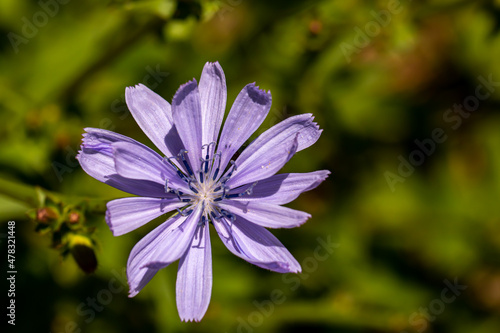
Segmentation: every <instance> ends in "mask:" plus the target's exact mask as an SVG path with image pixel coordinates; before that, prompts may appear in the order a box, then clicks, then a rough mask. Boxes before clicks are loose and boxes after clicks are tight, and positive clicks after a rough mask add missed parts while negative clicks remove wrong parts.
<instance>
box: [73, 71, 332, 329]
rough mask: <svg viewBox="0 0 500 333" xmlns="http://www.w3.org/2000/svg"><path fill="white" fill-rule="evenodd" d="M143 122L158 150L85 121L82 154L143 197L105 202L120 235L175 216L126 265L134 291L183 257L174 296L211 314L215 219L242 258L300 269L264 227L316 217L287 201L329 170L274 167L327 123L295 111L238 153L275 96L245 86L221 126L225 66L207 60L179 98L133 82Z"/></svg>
mask: <svg viewBox="0 0 500 333" xmlns="http://www.w3.org/2000/svg"><path fill="white" fill-rule="evenodd" d="M125 96H126V102H127V105H128V107H129V109H130V112H131V113H132V115H133V117H134V118H135V120H136V122H137V123H138V124H139V126H140V127H141V129H142V130H143V131H144V133H146V135H147V136H148V137H149V138H150V139H151V141H152V142H153V143H154V144H155V145H156V147H157V148H158V149H159V150H160V151H161V153H162V155H163V156H161V155H160V154H158V153H157V152H155V151H154V150H152V149H150V148H148V147H147V146H145V145H143V144H141V143H139V142H137V141H135V140H133V139H131V138H129V137H126V136H123V135H120V134H117V133H114V132H111V131H108V130H103V129H96V128H86V129H85V131H86V133H84V135H83V142H82V146H81V150H80V151H79V154H78V156H77V158H78V160H79V162H80V165H81V166H82V168H83V170H85V172H87V173H88V174H89V175H90V176H92V177H94V178H95V179H97V180H99V181H101V182H104V183H106V184H109V185H111V186H113V187H115V188H117V189H120V190H122V191H125V192H128V193H130V194H133V195H136V196H135V197H126V198H122V199H116V200H112V201H110V202H108V204H107V212H106V222H107V224H108V225H109V227H110V229H111V231H112V232H113V235H115V236H119V235H123V234H125V233H128V232H129V231H132V230H134V229H136V228H139V227H141V226H142V225H144V224H146V223H148V222H149V221H151V220H153V219H155V218H157V217H159V216H161V215H164V214H166V213H168V212H175V213H174V214H173V215H172V216H171V217H170V218H168V219H167V220H166V222H164V223H163V224H161V225H160V226H158V227H157V228H156V229H154V230H153V231H151V232H150V233H149V234H148V235H146V236H145V237H144V238H143V239H141V240H140V241H139V242H138V243H137V244H136V245H135V246H134V248H133V249H132V251H131V253H130V257H129V259H128V263H127V277H128V283H129V286H130V297H133V296H135V295H136V294H137V293H138V292H139V291H140V290H141V289H142V288H143V287H144V286H145V285H146V284H147V283H148V282H149V281H150V280H151V278H152V277H153V276H154V275H155V274H156V272H158V270H159V269H161V268H164V267H166V266H168V265H170V264H171V263H173V262H175V261H177V260H180V262H179V266H178V274H177V284H176V298H177V307H178V311H179V315H180V317H181V319H182V320H185V321H192V320H194V321H199V320H201V318H202V317H203V316H204V314H205V312H206V310H207V308H208V305H209V302H210V296H211V290H212V258H211V257H212V255H211V246H210V237H209V230H210V227H209V225H210V224H212V225H213V227H214V229H215V231H216V232H217V233H218V235H219V236H220V238H221V240H222V242H223V243H224V244H225V245H226V247H227V248H228V249H229V251H231V252H232V253H234V254H235V255H236V256H238V257H240V258H243V259H244V260H246V261H248V262H250V263H252V264H254V265H257V266H259V267H262V268H265V269H269V270H272V271H275V272H280V273H286V272H300V270H301V268H300V265H299V263H298V262H297V260H295V258H294V257H293V256H292V255H291V254H290V252H289V251H288V250H287V249H286V248H285V247H284V246H283V245H282V244H281V243H280V241H279V240H278V239H277V238H276V237H274V236H273V235H272V234H271V233H270V232H269V231H268V230H267V229H265V228H293V227H297V226H299V225H301V224H303V223H304V222H305V221H306V220H307V219H308V218H309V217H310V215H309V214H307V213H305V212H302V211H297V210H294V209H291V208H287V207H283V206H282V205H283V204H286V203H289V202H291V201H292V200H294V199H295V198H297V197H298V196H299V195H300V194H301V193H302V192H304V191H308V190H311V189H313V188H315V187H316V186H318V185H319V184H320V183H321V182H322V181H323V180H324V179H326V177H327V176H328V174H329V171H326V170H323V171H316V172H311V173H301V174H299V173H288V174H276V173H277V172H278V170H280V169H281V168H282V167H283V166H284V165H285V163H286V162H287V161H288V160H289V159H290V158H291V157H292V156H293V155H294V154H295V153H296V152H298V151H300V150H302V149H305V148H307V147H309V146H311V145H312V144H313V143H315V142H316V141H317V140H318V138H319V136H320V134H321V130H320V129H319V127H318V125H317V124H316V123H314V122H313V117H312V115H311V114H302V115H298V116H293V117H290V118H288V119H286V120H284V121H282V122H280V123H278V124H277V125H275V126H273V127H272V128H270V129H269V130H267V131H266V132H264V133H262V134H261V135H260V136H259V137H258V138H257V139H255V140H254V141H253V142H252V143H251V144H250V145H249V146H248V147H246V148H245V149H244V150H243V151H242V153H241V154H240V155H239V156H238V157H237V158H236V160H234V161H233V160H231V158H233V156H234V155H235V153H236V152H237V151H238V150H239V149H240V148H241V147H242V145H243V144H244V143H245V142H246V141H247V140H248V139H249V137H250V136H251V135H252V134H253V133H254V132H255V131H256V130H257V128H258V127H259V126H260V125H261V124H262V122H263V121H264V119H265V117H266V115H267V114H268V112H269V110H270V107H271V94H270V92H265V91H263V90H260V89H259V88H258V87H257V86H255V84H248V85H247V86H245V87H244V88H243V90H242V91H241V92H240V93H239V95H238V97H237V98H236V100H235V102H234V103H233V106H232V108H231V110H230V112H229V115H228V116H227V118H226V121H225V124H224V127H223V129H222V132H221V133H220V136H219V132H220V129H221V125H222V120H223V117H224V111H225V108H226V80H225V76H224V72H223V71H222V68H221V67H220V65H219V64H218V63H217V62H216V63H207V64H206V65H205V67H204V68H203V72H202V74H201V79H200V83H199V84H197V82H196V80H194V79H193V80H192V81H189V82H188V83H186V84H184V85H182V86H181V87H180V88H179V89H178V90H177V92H176V94H175V95H174V97H173V100H172V105H170V104H169V103H168V102H167V101H165V100H164V99H163V98H161V97H160V96H158V95H157V94H156V93H154V92H153V91H151V90H150V89H148V88H147V87H145V86H144V85H141V84H139V85H137V86H135V87H129V88H127V89H126V94H125Z"/></svg>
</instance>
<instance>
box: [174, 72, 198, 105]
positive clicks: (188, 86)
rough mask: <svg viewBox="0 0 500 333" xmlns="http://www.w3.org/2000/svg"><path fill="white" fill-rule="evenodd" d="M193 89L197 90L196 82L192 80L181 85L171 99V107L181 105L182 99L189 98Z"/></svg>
mask: <svg viewBox="0 0 500 333" xmlns="http://www.w3.org/2000/svg"><path fill="white" fill-rule="evenodd" d="M195 89H198V81H196V79H194V78H193V79H192V80H191V81H188V82H186V83H184V84H182V85H181V86H180V87H179V89H177V91H176V92H175V94H174V98H172V105H174V104H175V105H179V104H181V103H182V101H183V100H184V98H186V97H187V96H189V94H190V93H191V92H192V91H193V90H195Z"/></svg>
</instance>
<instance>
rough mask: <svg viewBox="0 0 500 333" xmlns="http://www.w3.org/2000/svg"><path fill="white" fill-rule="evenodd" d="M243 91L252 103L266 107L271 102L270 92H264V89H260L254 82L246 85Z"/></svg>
mask: <svg viewBox="0 0 500 333" xmlns="http://www.w3.org/2000/svg"><path fill="white" fill-rule="evenodd" d="M243 89H244V90H246V92H247V94H248V97H250V99H251V100H252V102H254V103H257V104H260V105H267V104H270V103H271V101H272V96H271V91H270V90H268V91H267V92H266V91H265V90H264V89H260V88H259V86H257V85H256V84H255V82H253V83H249V84H247V85H246V86H245V88H243Z"/></svg>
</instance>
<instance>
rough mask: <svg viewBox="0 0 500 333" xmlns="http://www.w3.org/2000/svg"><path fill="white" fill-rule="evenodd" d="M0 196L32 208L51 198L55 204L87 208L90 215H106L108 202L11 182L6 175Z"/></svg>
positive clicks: (3, 178)
mask: <svg viewBox="0 0 500 333" xmlns="http://www.w3.org/2000/svg"><path fill="white" fill-rule="evenodd" d="M0 194H3V195H5V196H7V197H9V198H11V199H14V200H18V201H21V202H23V203H26V204H27V205H29V206H30V207H32V208H39V207H40V206H41V205H43V203H44V198H45V197H50V198H51V199H52V200H53V201H54V202H60V203H62V204H64V205H74V206H80V207H82V208H85V210H86V211H87V212H89V213H93V214H104V213H105V212H106V201H107V200H104V199H89V198H85V197H74V196H65V195H63V194H61V193H54V192H50V191H48V190H45V189H42V188H41V187H39V186H30V185H26V184H23V183H20V182H18V181H14V180H9V179H7V177H6V176H5V175H2V176H0Z"/></svg>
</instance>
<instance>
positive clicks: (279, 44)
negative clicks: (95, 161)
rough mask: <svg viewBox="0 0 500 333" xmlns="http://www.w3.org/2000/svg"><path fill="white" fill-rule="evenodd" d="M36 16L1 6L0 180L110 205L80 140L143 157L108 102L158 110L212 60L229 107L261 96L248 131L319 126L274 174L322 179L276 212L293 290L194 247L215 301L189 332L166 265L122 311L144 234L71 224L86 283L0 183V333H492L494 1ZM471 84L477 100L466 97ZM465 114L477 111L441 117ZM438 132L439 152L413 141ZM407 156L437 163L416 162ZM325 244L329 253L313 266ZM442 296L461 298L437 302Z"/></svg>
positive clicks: (498, 268) (497, 9)
mask: <svg viewBox="0 0 500 333" xmlns="http://www.w3.org/2000/svg"><path fill="white" fill-rule="evenodd" d="M42 3H44V2H43V1H42ZM48 3H52V4H54V3H56V4H58V5H57V7H55V6H54V5H52V7H50V6H49V7H47V6H45V9H44V7H43V6H41V5H40V4H38V2H37V1H27V0H24V1H21V0H2V1H1V2H0V36H1V39H0V179H4V180H5V179H7V180H9V181H14V182H16V183H20V184H25V185H28V186H29V187H30V188H32V187H34V186H36V185H38V186H41V187H43V188H45V189H47V190H50V191H53V192H55V193H59V194H58V196H60V198H65V197H66V196H72V195H78V196H84V197H89V198H102V199H103V200H109V199H113V198H118V197H122V196H124V194H123V193H121V192H120V191H117V190H114V189H112V188H110V187H108V186H107V185H104V184H101V183H99V182H98V181H96V180H94V179H92V178H91V177H89V176H88V175H87V174H85V173H84V172H83V171H82V170H81V168H80V167H79V166H78V164H77V163H76V162H75V160H74V157H75V155H76V152H77V151H78V149H79V145H80V139H81V134H82V132H83V128H84V127H101V128H107V129H111V130H114V131H116V132H119V133H122V134H125V135H128V136H130V137H133V138H135V139H137V140H139V141H142V142H144V143H146V144H148V145H151V144H150V142H149V141H148V139H147V137H146V136H145V135H144V134H143V133H141V131H140V130H139V127H138V126H137V125H136V124H135V122H134V120H133V118H132V116H131V115H130V114H129V113H128V112H127V109H126V106H125V103H124V91H125V87H127V86H131V85H135V84H138V83H140V82H142V83H144V84H146V85H148V86H149V87H150V88H152V89H153V90H155V91H156V92H157V93H159V94H160V95H162V96H163V97H165V99H166V100H168V101H171V99H172V96H173V94H174V93H175V91H176V89H177V88H178V87H179V85H181V84H182V83H185V82H186V81H188V80H190V79H192V78H193V77H195V78H197V79H199V76H200V74H201V70H202V68H203V65H204V63H205V62H207V61H216V60H218V61H219V62H220V64H221V65H222V67H223V69H224V71H225V74H226V79H227V85H228V109H229V106H230V105H231V104H232V102H233V100H234V98H235V97H236V95H237V94H238V92H239V90H240V89H241V88H242V87H243V86H244V85H245V84H247V83H250V82H256V83H257V84H258V85H259V86H260V87H261V88H263V89H266V90H271V92H272V96H273V106H272V109H271V112H270V114H269V116H268V118H267V119H266V121H265V122H264V125H263V126H262V128H261V129H259V132H262V130H263V129H265V128H267V127H269V126H271V125H273V124H276V123H277V122H278V121H280V120H282V119H284V118H286V117H288V116H291V115H295V114H299V113H306V112H310V113H313V114H314V115H315V116H316V121H317V122H318V124H319V125H320V126H321V128H323V129H324V132H323V134H322V136H321V138H320V140H319V141H318V142H317V143H316V144H315V145H314V146H312V147H311V148H309V149H307V150H305V151H303V152H300V153H298V154H297V155H296V156H295V157H294V158H293V159H292V160H291V161H290V162H289V163H288V164H287V166H286V167H285V168H284V170H283V172H308V171H314V170H319V169H328V170H331V171H332V175H331V176H330V177H329V178H328V179H327V180H326V181H325V182H324V183H323V184H322V185H321V186H320V187H319V188H318V189H316V190H314V191H312V192H308V193H305V194H303V195H302V196H301V197H300V198H299V199H297V200H296V201H295V202H293V203H291V204H290V205H289V206H290V207H293V208H296V209H300V210H304V211H307V212H309V213H311V214H312V216H313V217H312V218H311V219H310V220H309V221H308V222H307V223H306V224H305V225H303V226H302V227H300V228H296V229H288V230H274V231H273V233H274V234H275V235H276V236H277V237H278V238H279V239H280V240H281V241H282V242H283V243H284V244H285V245H286V246H287V248H288V249H289V250H290V251H291V252H292V253H293V254H294V256H295V257H296V258H297V260H298V261H299V262H301V263H303V264H305V265H303V271H304V272H303V273H302V274H300V275H297V276H293V275H288V276H282V275H280V274H278V273H273V272H268V271H265V270H262V269H260V268H257V267H254V266H252V265H250V264H247V263H246V262H244V261H242V260H240V259H238V258H236V257H234V256H233V255H232V254H231V253H229V251H227V250H226V249H225V248H224V246H223V244H222V243H221V242H220V241H219V240H218V239H217V236H216V235H215V232H213V230H211V231H212V246H213V265H214V266H213V270H214V287H213V293H212V300H211V304H210V307H209V309H208V312H207V313H206V315H205V317H204V319H203V320H202V322H201V323H181V322H180V320H179V317H178V314H177V310H176V306H175V277H176V266H177V264H174V265H172V267H168V268H166V269H164V270H162V271H161V272H160V273H159V274H158V275H157V276H156V277H155V278H154V279H153V280H152V282H151V283H149V284H148V285H147V286H146V287H145V288H144V290H143V291H142V292H141V293H140V294H139V295H138V296H137V297H135V298H133V299H129V298H127V288H126V286H125V285H124V283H125V280H123V275H122V272H123V268H124V266H125V264H126V261H127V257H128V254H129V251H130V250H131V248H132V247H133V245H134V244H135V242H137V241H138V240H139V239H140V237H142V236H143V235H145V234H146V233H147V232H148V231H149V230H152V228H153V227H154V225H156V224H157V223H159V222H161V221H155V222H152V223H151V224H149V225H147V226H144V227H142V228H140V229H139V230H137V231H135V232H132V233H130V234H127V235H124V236H121V237H116V238H115V237H113V236H112V235H111V232H110V231H109V229H108V227H107V226H106V224H105V223H104V217H103V215H96V216H91V217H88V220H87V221H88V223H89V224H91V225H94V226H96V227H97V230H96V233H95V234H94V239H95V240H96V241H97V246H96V249H95V251H96V255H97V259H98V261H99V265H98V269H97V271H96V272H95V273H94V274H92V275H85V274H84V273H83V272H81V270H79V268H78V267H77V265H76V264H75V262H74V260H73V259H72V258H71V257H67V258H66V259H62V258H61V256H60V253H59V252H58V251H57V250H55V249H51V248H50V236H49V235H40V234H38V233H36V232H35V224H34V223H33V222H32V221H30V220H29V219H28V217H27V215H26V211H27V210H28V209H31V208H33V207H32V206H30V205H29V204H27V203H26V202H23V201H22V200H21V201H20V200H19V195H17V196H16V195H13V194H12V192H13V191H12V188H13V187H12V188H11V187H10V186H3V187H2V189H1V190H0V193H3V194H0V220H1V221H2V222H3V225H2V232H3V233H4V234H3V236H5V233H6V232H7V223H6V222H7V221H9V220H15V221H16V237H17V243H16V244H17V253H16V258H17V260H16V266H17V270H18V275H17V281H16V282H17V284H16V304H17V308H16V310H17V312H16V315H17V316H16V319H17V320H16V323H17V325H16V326H15V327H10V328H11V329H14V330H15V331H17V332H35V331H36V332H52V333H61V332H79V330H81V332H106V333H108V332H109V333H114V332H170V331H178V332H188V331H189V332H191V331H192V332H302V331H304V330H306V329H308V330H310V331H314V332H394V333H400V332H408V333H409V332H424V331H425V332H454V333H461V332H464V333H469V332H477V333H494V332H499V331H500V260H499V258H498V255H499V252H500V251H499V250H500V226H499V223H500V218H499V217H500V212H499V207H500V204H499V193H500V115H499V112H498V111H499V109H500V83H498V82H500V60H499V59H500V37H499V28H500V21H499V18H500V2H499V1H498V0H497V1H454V0H447V1H445V0H441V1H440V0H434V1H408V0H406V1H403V0H402V1H400V2H394V1H344V0H337V1H273V2H271V1H250V0H222V1H182V2H181V1H180V2H178V3H177V2H175V1H166V0H165V1H163V0H155V1H119V0H116V1H97V0H91V1H69V2H67V3H66V4H59V3H58V2H55V1H49V2H48ZM47 12H48V13H47ZM51 14H53V15H51ZM44 17H45V18H46V19H45V20H44ZM27 22H28V23H27ZM42 23H43V24H42ZM30 24H37V25H38V27H37V26H36V25H33V26H32V27H30ZM152 72H156V73H157V74H156V78H155V77H154V76H152V75H151V73H152ZM479 77H482V78H484V79H486V80H488V78H490V80H492V81H494V83H493V84H492V85H490V86H489V87H485V86H483V87H481V85H482V83H481V79H479ZM495 84H496V85H495ZM477 89H479V90H477ZM488 89H489V90H488ZM477 91H479V93H480V94H481V96H483V95H486V94H487V95H488V96H487V97H486V96H484V98H477V97H478V96H476V94H477ZM474 101H478V102H479V103H478V105H473V102H474ZM463 103H471V104H469V105H468V106H467V107H469V108H473V109H475V111H474V112H471V113H470V114H469V113H466V112H463V113H462V115H460V114H459V113H453V111H449V110H450V109H453V108H458V107H460V105H463ZM454 105H456V106H454ZM439 129H441V130H439ZM436 131H438V132H439V131H441V132H439V133H440V134H439V135H438V137H439V138H438V139H439V141H441V142H438V143H436V142H434V141H433V142H434V143H433V144H430V143H429V142H430V140H431V139H432V138H433V134H432V133H433V132H434V133H436ZM415 140H419V142H422V141H424V142H426V144H427V148H428V149H430V148H431V146H432V145H433V146H435V148H433V149H431V151H429V152H428V153H429V154H428V155H424V154H423V153H421V152H420V153H419V151H421V148H419V146H418V144H417V143H416V142H415ZM422 156H423V157H424V160H422V161H421V163H420V162H419V161H418V158H419V157H422ZM415 159H417V160H415ZM401 160H405V161H413V162H416V163H417V164H420V165H417V166H411V167H410V168H409V167H408V165H406V166H400V163H410V162H401ZM398 168H399V169H400V170H399V171H398ZM410 170H413V171H410ZM396 176H397V177H401V178H395V177H396ZM387 177H389V179H390V182H388V180H387V179H388V178H387ZM391 184H392V185H391ZM12 197H17V199H13V198H12ZM28 201H29V200H28ZM0 236H2V235H0ZM0 240H1V243H0V246H1V248H2V253H6V246H7V245H6V241H5V237H2V238H0ZM327 240H330V242H332V243H335V248H334V250H333V251H332V253H329V255H328V256H325V255H324V253H325V252H320V254H321V255H322V256H321V258H320V257H318V256H316V257H315V255H314V253H315V249H316V248H317V247H318V246H319V245H320V243H321V242H326V241H327ZM316 253H317V252H316ZM0 257H1V258H3V259H2V266H1V267H2V271H5V270H6V268H4V267H5V266H4V264H3V263H4V262H5V263H6V255H1V256H0ZM318 258H320V259H321V260H319V259H318ZM2 274H4V275H5V274H6V273H2ZM3 280H4V279H3ZM445 280H447V281H449V282H453V281H456V282H457V283H458V284H460V285H464V286H467V288H466V289H465V290H462V291H461V293H460V295H458V296H456V297H455V298H453V297H452V296H453V294H452V293H450V292H447V291H445V289H446V288H447V284H446V282H445ZM4 281H5V280H4ZM6 290H7V286H6V285H5V288H4V287H3V285H2V290H1V291H0V292H1V293H2V294H5V291H6ZM443 292H444V293H443ZM276 295H279V296H280V297H278V298H276V297H275V296H276ZM443 295H444V296H443ZM109 296H110V297H109ZM443 297H444V298H443ZM92 298H96V300H97V301H96V305H94V308H92V306H91V305H89V303H88V302H89V299H92ZM451 299H453V300H451ZM99 300H100V301H99ZM272 300H274V301H275V302H274V303H273V302H272ZM102 303H106V304H102ZM426 309H427V310H426ZM425 311H428V315H427V317H426V315H425ZM2 313H3V312H2ZM6 321H7V320H6V318H5V317H3V318H2V325H3V323H4V322H6Z"/></svg>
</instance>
